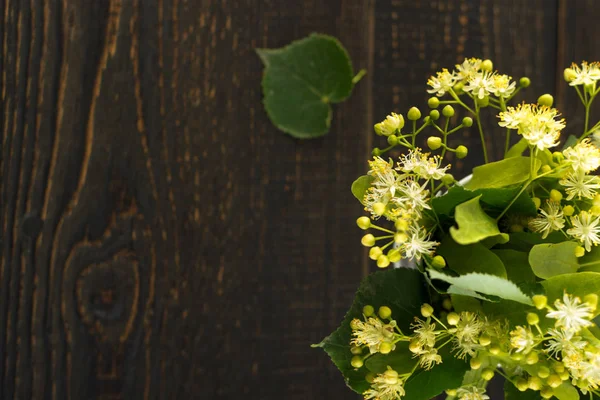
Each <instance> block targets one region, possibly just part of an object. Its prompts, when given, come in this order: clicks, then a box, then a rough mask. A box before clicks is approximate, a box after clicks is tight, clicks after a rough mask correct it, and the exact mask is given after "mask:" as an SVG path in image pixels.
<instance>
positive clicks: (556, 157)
mask: <svg viewBox="0 0 600 400" xmlns="http://www.w3.org/2000/svg"><path fill="white" fill-rule="evenodd" d="M564 159H565V155H564V154H563V153H561V152H560V151H555V152H554V153H552V161H554V162H555V163H557V164H560V163H561V162H563V161H564Z"/></svg>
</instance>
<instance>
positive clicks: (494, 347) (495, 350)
mask: <svg viewBox="0 0 600 400" xmlns="http://www.w3.org/2000/svg"><path fill="white" fill-rule="evenodd" d="M488 351H489V352H490V354H492V355H494V356H496V355H498V354H500V346H498V345H497V344H493V345H491V346H490V348H489V349H488Z"/></svg>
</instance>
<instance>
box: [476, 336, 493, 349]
mask: <svg viewBox="0 0 600 400" xmlns="http://www.w3.org/2000/svg"><path fill="white" fill-rule="evenodd" d="M490 343H492V338H491V337H490V335H488V334H486V333H482V334H481V335H479V344H480V345H482V346H489V345H490Z"/></svg>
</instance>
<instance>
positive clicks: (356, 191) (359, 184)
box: [352, 175, 374, 204]
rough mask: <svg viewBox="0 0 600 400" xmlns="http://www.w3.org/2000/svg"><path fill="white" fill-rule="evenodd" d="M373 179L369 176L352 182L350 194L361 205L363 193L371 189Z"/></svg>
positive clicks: (363, 197)
mask: <svg viewBox="0 0 600 400" xmlns="http://www.w3.org/2000/svg"><path fill="white" fill-rule="evenodd" d="M373 179H374V178H373V177H372V176H371V175H363V176H361V177H359V178H358V179H357V180H355V181H354V182H352V194H353V195H354V197H356V198H357V199H358V201H360V202H361V204H362V203H363V201H364V199H365V193H366V192H367V190H368V189H369V188H370V187H371V183H373Z"/></svg>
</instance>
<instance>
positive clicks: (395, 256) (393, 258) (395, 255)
mask: <svg viewBox="0 0 600 400" xmlns="http://www.w3.org/2000/svg"><path fill="white" fill-rule="evenodd" d="M387 257H388V259H389V260H390V262H393V263H395V262H398V261H400V259H401V258H402V254H401V253H400V250H398V249H392V250H390V251H389V252H388V254H387Z"/></svg>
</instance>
